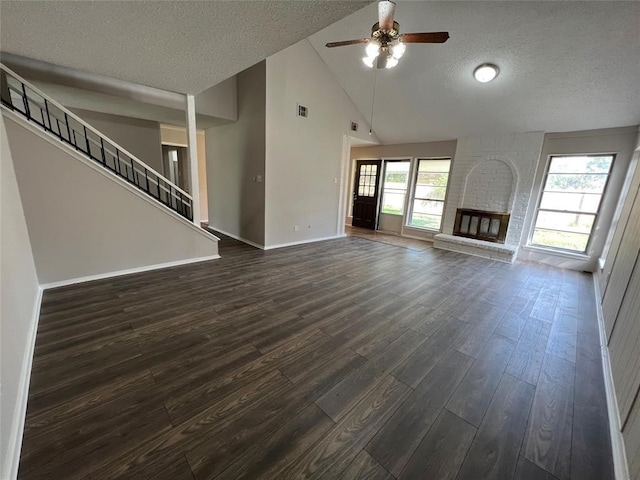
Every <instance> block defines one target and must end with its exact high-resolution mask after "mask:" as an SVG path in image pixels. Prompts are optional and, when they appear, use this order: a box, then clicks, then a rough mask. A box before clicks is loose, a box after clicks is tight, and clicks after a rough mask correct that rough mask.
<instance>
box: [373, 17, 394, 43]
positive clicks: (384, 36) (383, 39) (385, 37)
mask: <svg viewBox="0 0 640 480" xmlns="http://www.w3.org/2000/svg"><path fill="white" fill-rule="evenodd" d="M398 35H400V24H399V23H398V22H393V28H391V29H389V30H382V29H381V28H380V22H376V23H374V25H373V27H371V37H372V38H375V39H376V40H378V41H379V42H380V45H384V44H386V43H390V42H392V41H394V40H395V39H396V38H398Z"/></svg>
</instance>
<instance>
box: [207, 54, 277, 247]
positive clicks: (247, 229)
mask: <svg viewBox="0 0 640 480" xmlns="http://www.w3.org/2000/svg"><path fill="white" fill-rule="evenodd" d="M265 84H266V62H264V61H262V62H260V63H258V64H256V65H254V66H253V67H251V68H249V69H247V70H245V71H244V72H241V73H239V74H238V75H237V77H236V87H237V93H238V121H237V122H235V123H232V124H229V125H223V126H220V127H214V128H210V129H208V130H206V132H205V135H206V148H207V180H208V182H207V191H208V196H209V224H210V225H211V227H212V228H214V229H217V230H220V231H221V232H223V233H227V234H230V235H232V236H235V237H238V238H241V239H243V240H248V241H249V242H251V243H254V244H256V245H260V246H262V245H264V241H265V236H264V235H265V188H264V186H265V183H264V175H265V101H266V91H265ZM259 179H261V181H258V180H259Z"/></svg>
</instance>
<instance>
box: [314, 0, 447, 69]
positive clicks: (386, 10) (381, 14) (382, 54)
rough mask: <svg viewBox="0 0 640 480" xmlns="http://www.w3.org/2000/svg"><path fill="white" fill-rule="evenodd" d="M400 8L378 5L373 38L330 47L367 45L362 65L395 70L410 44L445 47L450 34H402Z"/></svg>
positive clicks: (385, 2)
mask: <svg viewBox="0 0 640 480" xmlns="http://www.w3.org/2000/svg"><path fill="white" fill-rule="evenodd" d="M395 10H396V4H395V3H394V2H391V1H389V0H381V1H380V2H379V3H378V22H377V23H376V24H374V25H373V27H371V38H360V39H357V40H345V41H343V42H329V43H327V47H329V48H333V47H343V46H345V45H357V44H367V48H366V53H367V56H366V57H364V58H363V59H362V61H363V62H364V63H365V65H367V66H368V67H370V68H373V64H374V62H375V63H376V66H377V67H378V68H392V67H395V66H396V65H397V64H398V60H399V59H400V57H402V55H403V54H404V51H405V48H406V45H405V44H407V43H444V42H446V41H447V39H448V38H449V32H429V33H402V34H401V33H400V25H399V24H398V22H395V21H394V20H393V14H394V13H395Z"/></svg>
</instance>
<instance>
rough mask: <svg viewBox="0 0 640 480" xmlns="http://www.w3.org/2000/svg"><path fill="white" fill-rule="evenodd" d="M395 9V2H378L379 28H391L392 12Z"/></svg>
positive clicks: (383, 0) (386, 0)
mask: <svg viewBox="0 0 640 480" xmlns="http://www.w3.org/2000/svg"><path fill="white" fill-rule="evenodd" d="M395 11H396V4H395V3H393V2H390V1H388V0H382V1H381V2H380V3H378V23H379V24H380V30H391V29H392V28H393V14H394V13H395Z"/></svg>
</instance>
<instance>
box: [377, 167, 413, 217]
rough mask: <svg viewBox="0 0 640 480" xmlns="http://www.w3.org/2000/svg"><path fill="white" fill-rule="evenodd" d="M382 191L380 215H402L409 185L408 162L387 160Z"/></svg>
mask: <svg viewBox="0 0 640 480" xmlns="http://www.w3.org/2000/svg"><path fill="white" fill-rule="evenodd" d="M384 163H385V169H384V185H383V189H382V213H388V214H391V215H402V214H403V213H404V200H405V197H406V195H407V185H408V183H409V165H410V162H409V160H387V161H385V162H384Z"/></svg>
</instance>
